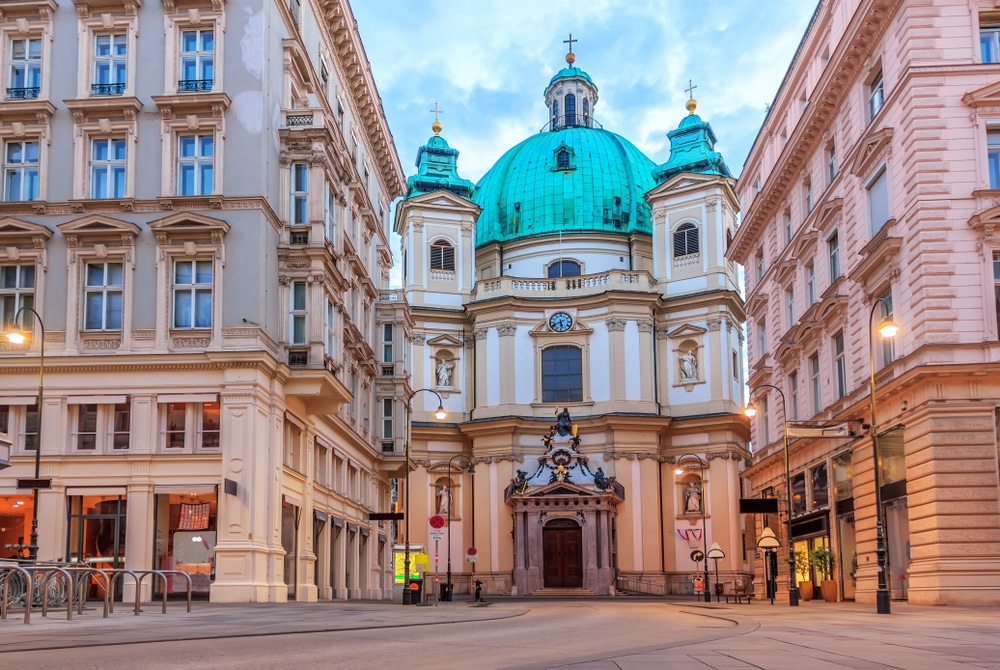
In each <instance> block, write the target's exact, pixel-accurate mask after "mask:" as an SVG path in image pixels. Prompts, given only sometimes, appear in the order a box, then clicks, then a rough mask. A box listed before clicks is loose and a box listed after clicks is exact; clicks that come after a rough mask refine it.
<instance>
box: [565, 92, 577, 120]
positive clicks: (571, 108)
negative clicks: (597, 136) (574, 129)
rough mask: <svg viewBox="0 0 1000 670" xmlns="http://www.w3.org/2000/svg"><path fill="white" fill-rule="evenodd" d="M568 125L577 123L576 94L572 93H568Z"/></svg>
mask: <svg viewBox="0 0 1000 670" xmlns="http://www.w3.org/2000/svg"><path fill="white" fill-rule="evenodd" d="M566 125H567V126H575V125H576V96H575V95H573V94H572V93H568V94H567V95H566Z"/></svg>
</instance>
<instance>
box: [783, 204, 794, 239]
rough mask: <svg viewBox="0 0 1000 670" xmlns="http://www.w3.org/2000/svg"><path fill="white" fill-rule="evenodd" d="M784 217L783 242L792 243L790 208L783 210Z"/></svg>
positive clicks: (792, 232)
mask: <svg viewBox="0 0 1000 670" xmlns="http://www.w3.org/2000/svg"><path fill="white" fill-rule="evenodd" d="M784 218H785V243H786V244H791V243H792V236H793V235H794V231H793V230H792V210H791V209H786V210H785V213H784Z"/></svg>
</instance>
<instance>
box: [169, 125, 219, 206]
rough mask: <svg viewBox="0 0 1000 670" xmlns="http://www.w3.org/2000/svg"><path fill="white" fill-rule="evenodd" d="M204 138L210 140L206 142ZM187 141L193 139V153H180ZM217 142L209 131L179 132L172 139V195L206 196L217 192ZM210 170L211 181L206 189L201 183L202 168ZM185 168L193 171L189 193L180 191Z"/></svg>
mask: <svg viewBox="0 0 1000 670" xmlns="http://www.w3.org/2000/svg"><path fill="white" fill-rule="evenodd" d="M206 140H210V141H208V142H206ZM189 141H193V145H192V146H193V147H194V154H192V155H186V156H185V155H181V151H182V150H183V148H184V147H185V145H187V143H188V142H189ZM217 144H218V142H217V141H216V138H215V133H210V132H193V133H185V132H179V133H177V136H176V138H175V141H174V147H175V150H176V155H175V157H174V158H175V161H176V163H175V165H176V170H177V173H176V175H175V177H174V195H176V196H178V197H182V198H183V197H188V196H207V195H213V194H214V193H216V192H217V190H218V187H217V186H216V170H215V166H216V151H215V150H216V146H217ZM206 146H207V147H209V152H208V153H206ZM206 167H207V168H208V169H209V170H211V174H212V180H211V181H212V183H211V186H210V187H209V188H208V189H207V190H206V189H205V188H204V185H203V184H202V177H203V170H204V169H205V168H206ZM186 169H192V170H193V171H194V183H193V188H192V192H191V193H182V192H181V190H182V184H183V178H182V174H183V172H184V171H185V170H186Z"/></svg>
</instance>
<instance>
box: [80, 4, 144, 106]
mask: <svg viewBox="0 0 1000 670" xmlns="http://www.w3.org/2000/svg"><path fill="white" fill-rule="evenodd" d="M79 21H80V28H79V32H80V36H79V39H78V44H79V55H78V57H77V64H78V69H77V95H76V97H77V98H78V99H81V100H82V99H85V98H108V97H126V98H128V97H133V96H135V80H136V77H135V72H136V52H137V51H138V48H137V47H138V39H139V32H138V24H137V21H138V19H137V16H136V14H135V13H131V14H129V13H124V14H109V13H98V12H93V13H91V14H90V15H89V16H86V17H83V18H80V19H79ZM108 35H124V36H125V81H124V82H121V83H123V84H124V88H123V90H122V91H121V92H120V93H112V94H95V92H94V91H95V89H94V85H95V84H96V83H97V61H98V60H99V58H100V57H99V56H98V55H97V38H98V37H100V36H108Z"/></svg>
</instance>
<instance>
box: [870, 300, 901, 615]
mask: <svg viewBox="0 0 1000 670" xmlns="http://www.w3.org/2000/svg"><path fill="white" fill-rule="evenodd" d="M879 305H881V306H882V308H883V309H884V310H885V317H884V318H883V319H882V322H881V323H880V324H879V326H878V332H879V334H880V335H881V336H882V337H883V338H889V337H895V336H896V333H898V332H899V325H898V324H897V323H895V322H894V321H893V320H892V319H890V318H889V314H890V313H891V311H890V309H889V305H888V303H887V302H886V299H885V298H878V299H877V300H876V301H875V304H874V305H872V310H871V313H869V315H868V345H869V346H868V368H869V371H870V373H871V375H870V378H869V379H870V383H871V388H870V389H869V394H868V395H869V397H870V399H871V412H872V422H871V432H872V461H873V465H874V467H875V470H874V480H875V561H876V563H877V564H878V590H877V591H876V592H875V611H876V612H877V613H878V614H891V605H890V602H891V594H890V593H889V585H888V583H887V582H886V574H885V563H886V548H885V513H884V511H883V509H882V491H881V483H880V481H879V458H878V428H877V424H876V423H875V420H876V415H875V330H874V328H873V327H872V323H873V321H874V319H875V310H876V309H878V307H879Z"/></svg>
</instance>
